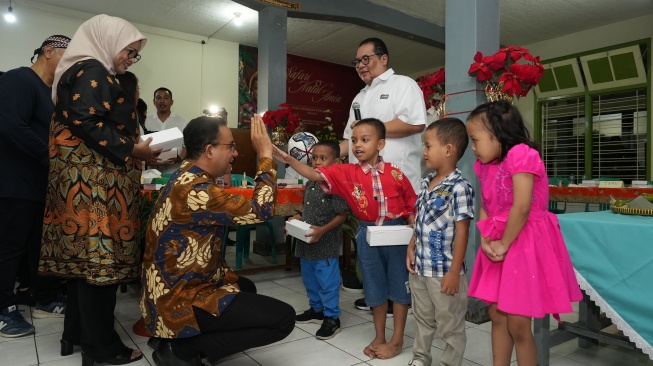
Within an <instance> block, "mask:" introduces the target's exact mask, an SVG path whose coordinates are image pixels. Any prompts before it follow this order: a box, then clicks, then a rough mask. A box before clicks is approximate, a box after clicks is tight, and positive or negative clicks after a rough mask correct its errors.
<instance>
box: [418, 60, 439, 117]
mask: <svg viewBox="0 0 653 366" xmlns="http://www.w3.org/2000/svg"><path fill="white" fill-rule="evenodd" d="M417 85H419V87H420V89H422V94H424V104H426V109H429V108H431V107H433V106H434V105H435V104H439V103H440V101H442V100H443V99H444V68H442V69H440V70H438V71H436V72H433V73H430V74H429V73H428V72H427V73H426V75H424V76H420V77H419V79H418V81H417Z"/></svg>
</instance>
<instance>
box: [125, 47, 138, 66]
mask: <svg viewBox="0 0 653 366" xmlns="http://www.w3.org/2000/svg"><path fill="white" fill-rule="evenodd" d="M125 50H127V57H129V59H130V60H134V63H137V62H138V61H140V60H141V55H139V54H138V50H137V49H135V48H131V47H125Z"/></svg>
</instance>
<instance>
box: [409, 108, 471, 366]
mask: <svg viewBox="0 0 653 366" xmlns="http://www.w3.org/2000/svg"><path fill="white" fill-rule="evenodd" d="M423 139H424V153H423V157H424V161H425V162H426V166H427V167H428V168H429V169H432V170H434V172H433V173H431V174H429V175H428V177H426V178H425V179H424V180H423V181H422V184H421V190H420V192H419V194H418V197H417V201H416V202H415V206H416V207H417V214H416V217H415V226H414V228H415V230H414V233H413V237H412V238H411V240H410V243H409V244H408V251H407V253H406V266H407V267H408V272H409V273H410V274H409V283H410V290H411V294H412V300H413V312H414V314H415V321H416V323H417V334H416V336H415V344H414V345H413V359H412V360H411V361H410V363H409V365H417V366H428V365H431V361H432V357H431V351H430V350H431V342H432V341H433V337H434V334H435V331H436V328H437V330H438V331H439V334H440V337H441V338H442V339H443V340H444V341H445V343H446V346H445V349H444V352H443V354H442V357H441V358H440V365H460V364H461V363H462V360H463V353H464V352H465V344H466V343H467V337H466V335H465V313H466V312H467V286H468V285H467V278H466V277H465V271H466V269H465V263H464V258H465V252H466V250H467V239H468V236H469V234H468V233H469V221H470V220H471V219H473V218H474V191H473V189H472V186H471V184H470V183H469V182H468V181H467V180H466V179H465V178H463V177H462V175H461V173H460V170H458V169H457V168H456V164H457V163H458V160H459V159H460V158H461V157H462V156H463V154H464V153H465V149H466V148H467V143H468V140H467V131H466V130H465V124H464V123H463V122H462V121H461V120H459V119H457V118H444V119H441V120H439V121H436V122H434V123H432V124H431V125H429V127H428V128H427V129H426V131H425V132H424V135H423Z"/></svg>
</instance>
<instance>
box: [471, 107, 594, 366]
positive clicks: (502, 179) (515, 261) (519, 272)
mask: <svg viewBox="0 0 653 366" xmlns="http://www.w3.org/2000/svg"><path fill="white" fill-rule="evenodd" d="M467 133H468V134H469V137H470V139H471V140H472V150H473V151H474V154H475V155H476V157H477V160H476V163H475V164H474V171H475V172H476V174H477V175H478V177H479V180H480V187H481V198H482V200H481V202H482V205H481V210H480V213H479V215H478V217H479V221H478V223H477V226H478V228H479V230H480V232H481V236H482V239H481V248H480V249H479V252H478V254H477V256H476V262H475V263H474V270H473V273H472V278H471V281H470V286H469V296H473V297H476V298H479V299H481V300H483V301H485V302H487V303H488V304H490V309H489V312H490V319H491V320H492V353H493V355H494V365H495V366H507V365H509V364H510V356H511V354H512V348H513V346H514V347H515V350H516V352H517V363H518V364H519V365H520V366H529V365H533V366H535V365H536V363H537V349H536V346H535V340H534V338H533V333H532V332H531V321H532V318H533V317H536V318H541V317H543V316H545V315H546V314H554V316H557V314H559V313H569V312H571V311H572V308H571V302H574V301H580V299H581V298H582V295H581V292H580V288H579V287H578V282H576V277H575V275H574V270H573V268H572V265H571V260H570V259H569V253H568V252H567V248H566V246H565V242H564V240H563V238H562V234H561V233H560V226H559V225H558V219H557V217H556V216H555V215H554V214H551V213H549V211H548V202H549V180H548V177H547V175H546V170H545V168H544V164H543V162H542V159H541V158H540V154H539V153H538V151H537V150H536V143H535V142H534V141H532V140H531V139H530V136H529V133H528V130H527V129H526V127H525V126H524V121H523V120H522V118H521V116H520V115H519V112H518V111H517V109H516V108H514V107H513V106H512V105H511V104H510V103H508V102H504V101H499V102H494V103H486V104H482V105H480V106H478V107H477V108H476V109H474V111H472V113H471V114H470V115H469V118H468V119H467Z"/></svg>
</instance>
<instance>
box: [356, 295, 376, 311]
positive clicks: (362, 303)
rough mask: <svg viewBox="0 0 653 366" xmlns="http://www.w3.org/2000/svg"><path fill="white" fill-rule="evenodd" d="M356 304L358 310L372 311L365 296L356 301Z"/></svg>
mask: <svg viewBox="0 0 653 366" xmlns="http://www.w3.org/2000/svg"><path fill="white" fill-rule="evenodd" d="M354 306H355V307H356V309H358V310H366V311H372V308H371V307H369V306H367V304H366V303H365V298H362V299H358V300H356V301H354Z"/></svg>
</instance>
